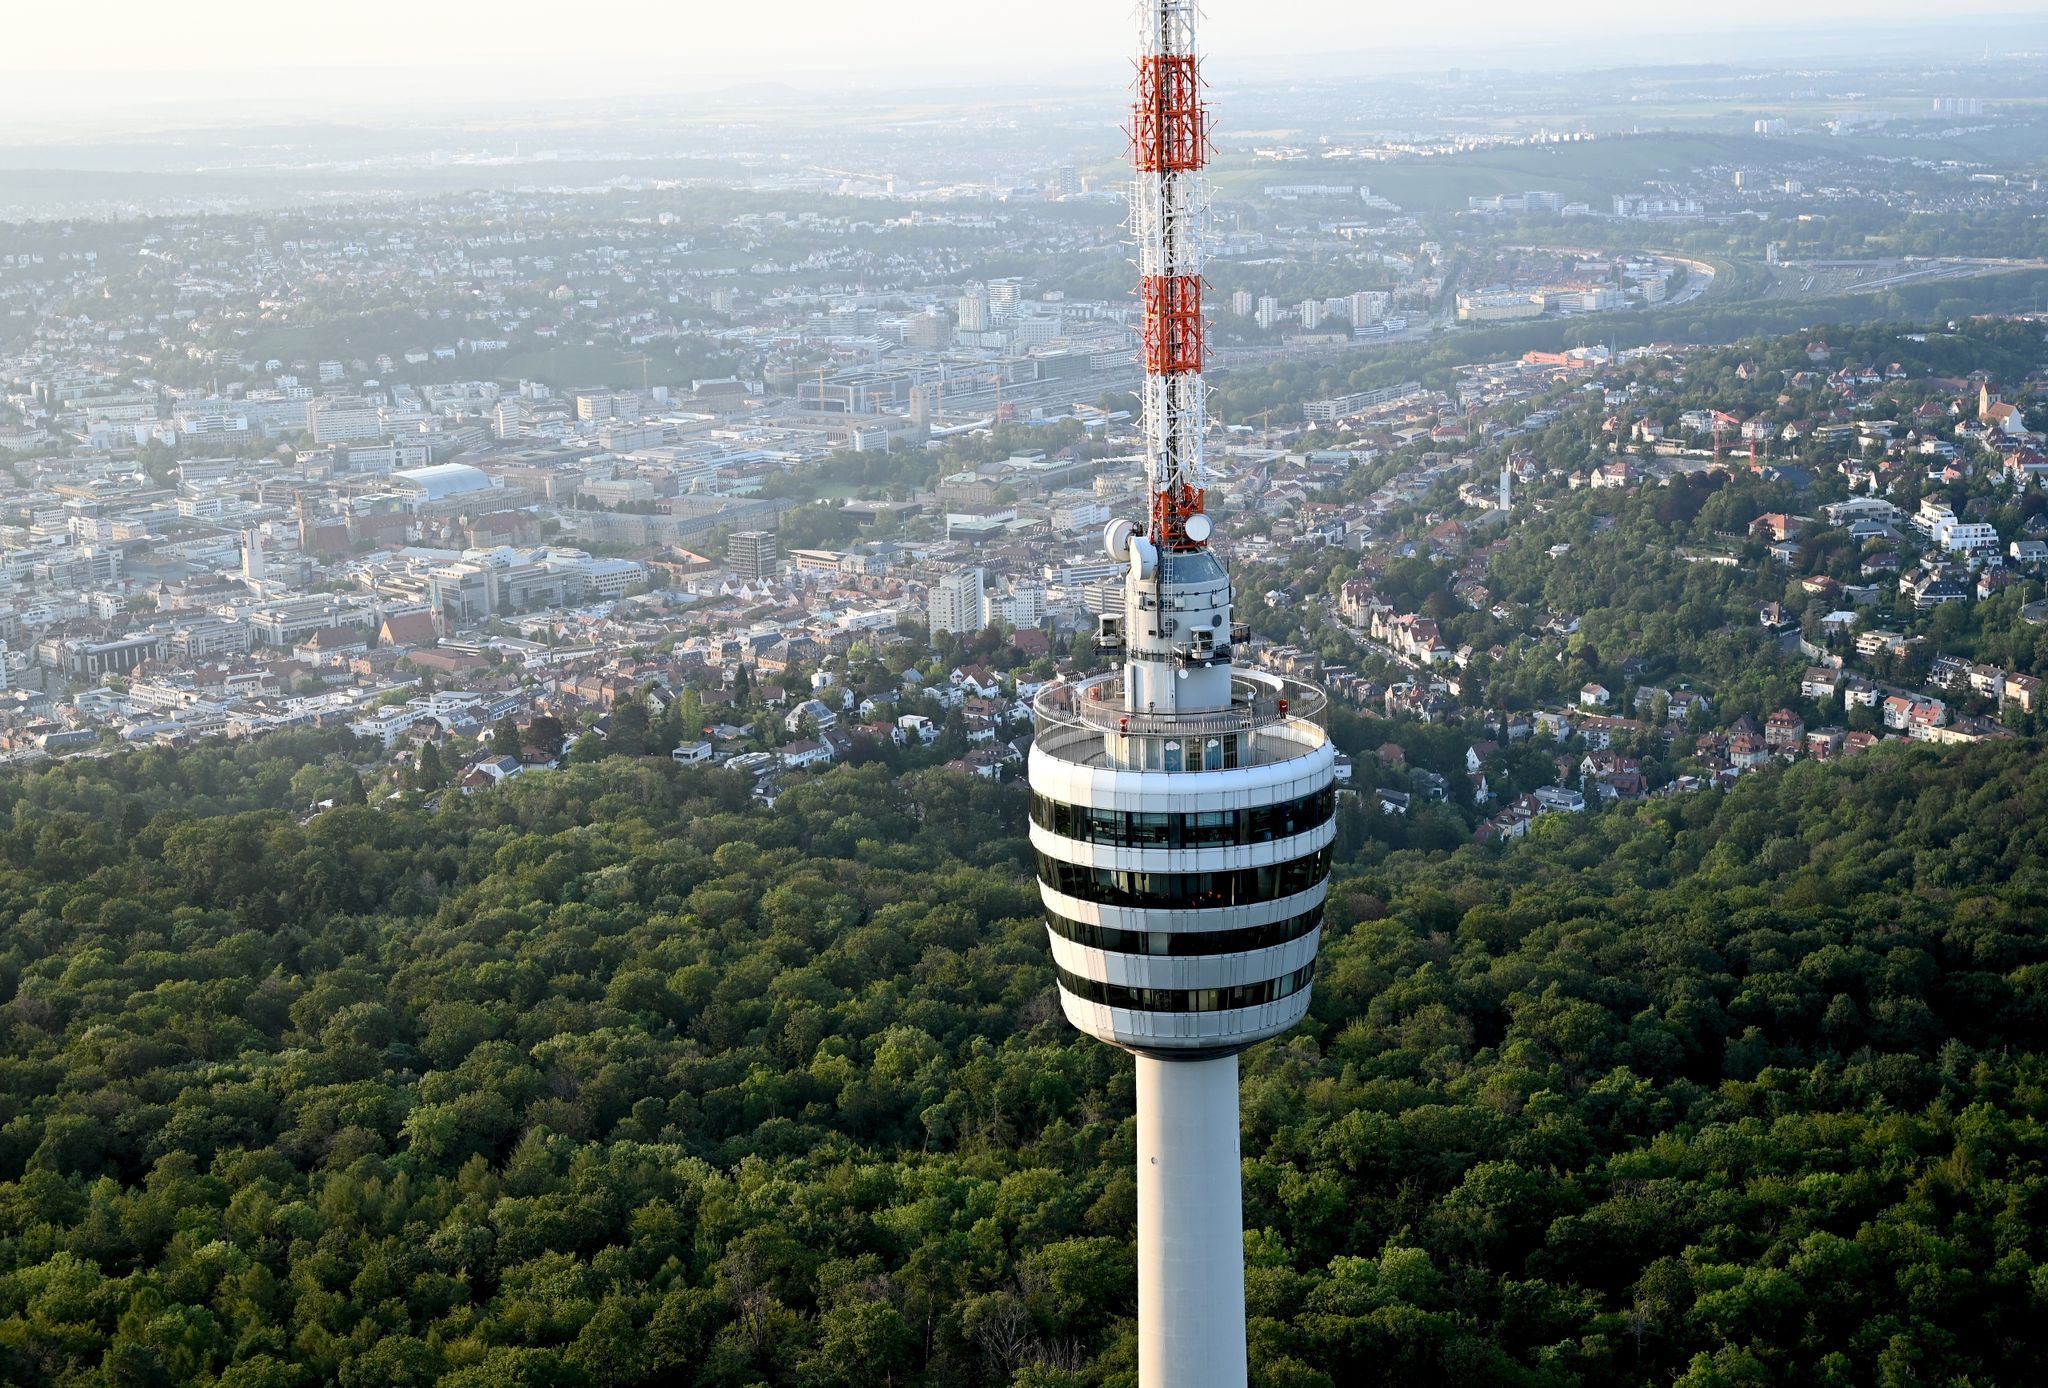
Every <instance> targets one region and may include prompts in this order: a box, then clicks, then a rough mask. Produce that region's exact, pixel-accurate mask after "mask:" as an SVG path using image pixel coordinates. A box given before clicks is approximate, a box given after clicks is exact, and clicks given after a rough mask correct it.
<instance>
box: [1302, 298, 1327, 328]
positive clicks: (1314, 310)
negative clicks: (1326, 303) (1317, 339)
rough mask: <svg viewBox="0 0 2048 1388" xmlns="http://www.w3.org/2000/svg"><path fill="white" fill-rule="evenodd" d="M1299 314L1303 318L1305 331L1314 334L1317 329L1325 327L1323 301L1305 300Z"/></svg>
mask: <svg viewBox="0 0 2048 1388" xmlns="http://www.w3.org/2000/svg"><path fill="white" fill-rule="evenodd" d="M1297 312H1298V313H1299V315H1300V317H1301V326H1302V329H1303V330H1304V331H1306V332H1314V331H1315V330H1316V329H1317V328H1320V327H1322V326H1323V301H1322V300H1321V299H1303V300H1302V301H1301V307H1300V309H1298V310H1297Z"/></svg>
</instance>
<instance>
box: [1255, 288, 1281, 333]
mask: <svg viewBox="0 0 2048 1388" xmlns="http://www.w3.org/2000/svg"><path fill="white" fill-rule="evenodd" d="M1257 316H1258V320H1259V326H1260V327H1262V328H1270V327H1272V326H1273V325H1274V324H1275V323H1277V322H1279V321H1280V301H1279V300H1278V299H1276V298H1274V297H1273V296H1272V295H1271V294H1262V295H1260V296H1259V308H1258V314H1257Z"/></svg>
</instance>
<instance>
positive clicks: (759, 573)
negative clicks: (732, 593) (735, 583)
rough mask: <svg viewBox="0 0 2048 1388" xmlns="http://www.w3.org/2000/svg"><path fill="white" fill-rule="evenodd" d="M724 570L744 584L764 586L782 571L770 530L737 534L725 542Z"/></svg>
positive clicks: (736, 532)
mask: <svg viewBox="0 0 2048 1388" xmlns="http://www.w3.org/2000/svg"><path fill="white" fill-rule="evenodd" d="M725 562H726V566H727V567H728V568H730V569H731V570H732V573H733V577H734V578H737V579H739V580H741V581H742V582H744V583H766V582H768V581H769V580H770V579H772V578H774V577H775V575H776V573H777V572H778V571H780V569H781V567H782V557H781V554H780V553H779V552H778V550H777V545H776V534H775V532H774V531H772V530H737V531H734V532H733V534H732V536H731V537H730V538H729V539H727V540H726V542H725Z"/></svg>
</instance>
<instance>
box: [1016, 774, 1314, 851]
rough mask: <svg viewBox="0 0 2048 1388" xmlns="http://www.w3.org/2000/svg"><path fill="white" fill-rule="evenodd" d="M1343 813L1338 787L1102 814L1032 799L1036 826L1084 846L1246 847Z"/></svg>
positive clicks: (1304, 830) (1302, 831)
mask: <svg viewBox="0 0 2048 1388" xmlns="http://www.w3.org/2000/svg"><path fill="white" fill-rule="evenodd" d="M1336 813H1337V788H1336V786H1334V785H1330V786H1325V787H1324V788H1323V789H1322V790H1319V791H1317V792H1315V793H1314V794H1312V795H1304V796H1302V797H1301V798H1300V799H1298V800H1283V801H1281V802H1279V803H1278V804H1274V805H1260V806H1258V807H1257V808H1255V809H1249V810H1197V811H1193V812H1191V813H1185V814H1176V813H1170V812H1167V811H1164V810H1160V811H1129V810H1098V809H1091V808H1089V807H1088V806H1086V805H1067V804H1062V803H1061V802H1060V801H1057V800H1048V799H1046V798H1045V797H1044V796H1042V795H1034V796H1032V797H1031V822H1032V823H1033V824H1036V825H1037V826H1038V827H1039V828H1041V829H1044V830H1047V831H1049V832H1051V833H1054V834H1058V835H1059V836H1060V837H1061V838H1063V839H1073V840H1075V841H1076V842H1079V843H1096V844H1102V845H1104V846H1106V847H1111V848H1242V847H1246V846H1249V845H1251V844H1259V843H1271V842H1273V840H1275V839H1284V838H1290V837H1292V836H1293V835H1295V834H1306V833H1307V832H1309V831H1310V830H1311V829H1316V828H1320V827H1321V826H1322V825H1324V824H1326V823H1328V822H1329V820H1330V818H1331V817H1332V816H1333V815H1335V814H1336Z"/></svg>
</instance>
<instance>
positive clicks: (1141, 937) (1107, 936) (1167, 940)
mask: <svg viewBox="0 0 2048 1388" xmlns="http://www.w3.org/2000/svg"><path fill="white" fill-rule="evenodd" d="M1322 921H1323V908H1322V907H1320V906H1318V907H1317V908H1316V909H1315V910H1313V911H1309V912H1306V913H1304V914H1302V915H1299V916H1295V917H1293V918H1292V919H1291V920H1284V921H1274V922H1273V923H1272V924H1271V925H1253V926H1247V927H1245V928H1244V929H1241V930H1118V929H1115V928H1114V927H1111V926H1106V925H1091V924H1089V923H1088V922H1086V921H1072V920H1068V919H1067V918H1066V917H1065V916H1060V915H1055V914H1053V913H1052V912H1050V911H1048V912H1046V914H1045V923H1046V925H1047V926H1048V927H1049V928H1050V929H1051V930H1052V933H1053V934H1055V935H1057V936H1059V937H1060V938H1061V939H1062V940H1072V941H1073V942H1074V943H1075V944H1077V945H1086V946H1087V947H1088V948H1089V949H1099V950H1102V951H1104V952H1105V953H1109V954H1146V955H1153V956H1157V957H1161V958H1171V959H1192V958H1200V957H1202V956H1204V955H1215V954H1243V953H1244V952H1245V951H1246V950H1254V949H1271V948H1273V946H1275V945H1285V944H1291V943H1292V942H1294V941H1295V940H1299V939H1300V938H1301V937H1302V936H1304V935H1306V934H1308V933H1309V932H1310V931H1311V930H1314V929H1315V928H1316V927H1317V926H1318V925H1321V924H1322Z"/></svg>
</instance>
